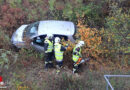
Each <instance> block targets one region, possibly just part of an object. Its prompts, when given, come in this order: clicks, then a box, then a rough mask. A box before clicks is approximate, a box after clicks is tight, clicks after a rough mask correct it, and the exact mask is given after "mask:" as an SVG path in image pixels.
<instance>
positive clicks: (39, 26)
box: [11, 20, 76, 51]
mask: <svg viewBox="0 0 130 90" xmlns="http://www.w3.org/2000/svg"><path fill="white" fill-rule="evenodd" d="M75 32H76V27H75V25H74V23H73V22H70V21H58V20H45V21H38V22H34V23H32V24H29V25H21V26H20V27H19V28H18V29H17V30H16V31H15V32H14V33H13V35H12V38H11V43H12V44H13V45H14V46H15V47H17V48H24V47H26V45H25V43H26V42H27V41H26V40H24V38H28V39H30V41H31V42H30V45H31V46H32V47H34V48H36V49H37V50H39V51H44V48H43V46H44V40H45V37H46V35H47V34H50V33H51V34H53V35H54V37H60V38H64V39H65V40H70V41H72V42H74V41H75V40H74V38H73V36H74V34H75ZM37 37H40V39H41V41H42V42H41V43H37V42H36V39H37Z"/></svg>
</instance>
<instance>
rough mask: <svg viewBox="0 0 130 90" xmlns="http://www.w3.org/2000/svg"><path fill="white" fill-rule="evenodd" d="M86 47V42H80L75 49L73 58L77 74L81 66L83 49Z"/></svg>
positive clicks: (74, 70)
mask: <svg viewBox="0 0 130 90" xmlns="http://www.w3.org/2000/svg"><path fill="white" fill-rule="evenodd" d="M83 46H84V41H79V42H78V44H77V45H76V47H75V48H74V49H73V56H72V60H73V62H74V64H73V73H75V72H76V71H77V69H78V67H79V65H80V62H81V59H82V58H81V57H82V55H81V47H83Z"/></svg>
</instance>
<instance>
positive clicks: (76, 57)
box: [72, 47, 81, 62]
mask: <svg viewBox="0 0 130 90" xmlns="http://www.w3.org/2000/svg"><path fill="white" fill-rule="evenodd" d="M77 48H78V47H75V48H74V49H73V57H72V59H73V61H74V62H77V61H78V59H79V57H80V56H81V48H80V51H77V50H76V49H77ZM74 53H76V55H74Z"/></svg>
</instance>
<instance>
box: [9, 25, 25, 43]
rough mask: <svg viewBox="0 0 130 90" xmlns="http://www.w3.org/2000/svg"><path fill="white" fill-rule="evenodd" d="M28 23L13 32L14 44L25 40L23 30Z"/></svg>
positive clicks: (12, 40) (12, 39)
mask: <svg viewBox="0 0 130 90" xmlns="http://www.w3.org/2000/svg"><path fill="white" fill-rule="evenodd" d="M27 26H28V25H22V26H20V27H19V28H18V29H17V30H16V32H14V33H13V35H12V38H11V42H12V43H13V44H14V43H15V42H23V40H22V39H23V32H24V29H25V28H26V27H27Z"/></svg>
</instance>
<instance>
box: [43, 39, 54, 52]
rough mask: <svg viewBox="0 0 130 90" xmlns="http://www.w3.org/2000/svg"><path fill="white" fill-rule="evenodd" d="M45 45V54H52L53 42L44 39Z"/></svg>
mask: <svg viewBox="0 0 130 90" xmlns="http://www.w3.org/2000/svg"><path fill="white" fill-rule="evenodd" d="M45 43H48V47H47V50H46V51H45V53H48V52H52V50H53V41H52V42H51V41H50V40H49V39H45Z"/></svg>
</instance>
